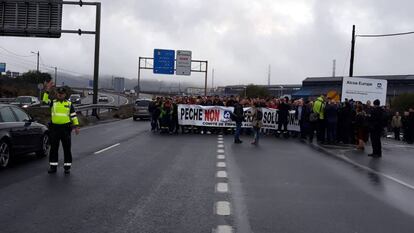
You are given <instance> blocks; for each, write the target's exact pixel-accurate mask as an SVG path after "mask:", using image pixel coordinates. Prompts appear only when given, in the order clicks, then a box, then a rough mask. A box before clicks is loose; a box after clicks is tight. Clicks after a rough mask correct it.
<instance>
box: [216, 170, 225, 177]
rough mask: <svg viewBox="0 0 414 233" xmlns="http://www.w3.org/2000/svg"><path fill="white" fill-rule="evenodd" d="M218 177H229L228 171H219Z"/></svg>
mask: <svg viewBox="0 0 414 233" xmlns="http://www.w3.org/2000/svg"><path fill="white" fill-rule="evenodd" d="M216 177H217V178H227V172H226V171H218V172H217V174H216Z"/></svg>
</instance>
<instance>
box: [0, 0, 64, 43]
mask: <svg viewBox="0 0 414 233" xmlns="http://www.w3.org/2000/svg"><path fill="white" fill-rule="evenodd" d="M62 2H63V1H62V0H31V1H23V0H4V1H0V35H2V36H24V37H49V38H60V36H61V29H62Z"/></svg>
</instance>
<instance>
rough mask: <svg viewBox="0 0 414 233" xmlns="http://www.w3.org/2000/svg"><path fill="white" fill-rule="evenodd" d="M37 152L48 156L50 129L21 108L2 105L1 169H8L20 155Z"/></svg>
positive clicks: (0, 111) (0, 134) (0, 121)
mask: <svg viewBox="0 0 414 233" xmlns="http://www.w3.org/2000/svg"><path fill="white" fill-rule="evenodd" d="M32 152H35V153H36V155H37V156H38V157H44V156H48V155H49V152H50V143H49V135H48V129H47V127H46V126H45V125H42V124H39V123H37V122H35V121H34V120H33V119H32V118H31V117H30V116H29V115H28V114H27V113H26V112H24V111H23V110H22V109H21V108H19V107H17V106H14V105H9V104H0V167H7V166H8V165H10V163H11V162H12V161H13V159H14V158H15V157H16V156H18V155H23V154H28V153H32Z"/></svg>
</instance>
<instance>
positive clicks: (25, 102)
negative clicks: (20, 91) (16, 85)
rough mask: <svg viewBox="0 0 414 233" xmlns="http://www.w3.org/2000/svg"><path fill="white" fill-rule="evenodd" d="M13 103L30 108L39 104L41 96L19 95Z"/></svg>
mask: <svg viewBox="0 0 414 233" xmlns="http://www.w3.org/2000/svg"><path fill="white" fill-rule="evenodd" d="M11 104H13V105H16V106H19V107H22V108H28V107H33V106H39V105H40V101H39V98H37V97H34V96H19V97H17V98H16V99H15V100H14V101H13V102H12V103H11Z"/></svg>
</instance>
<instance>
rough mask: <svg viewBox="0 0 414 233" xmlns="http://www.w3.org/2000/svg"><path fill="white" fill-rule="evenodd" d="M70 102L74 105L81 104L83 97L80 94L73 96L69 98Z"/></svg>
mask: <svg viewBox="0 0 414 233" xmlns="http://www.w3.org/2000/svg"><path fill="white" fill-rule="evenodd" d="M69 101H70V102H72V103H74V104H80V103H81V96H80V95H79V94H72V95H70V97H69Z"/></svg>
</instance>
